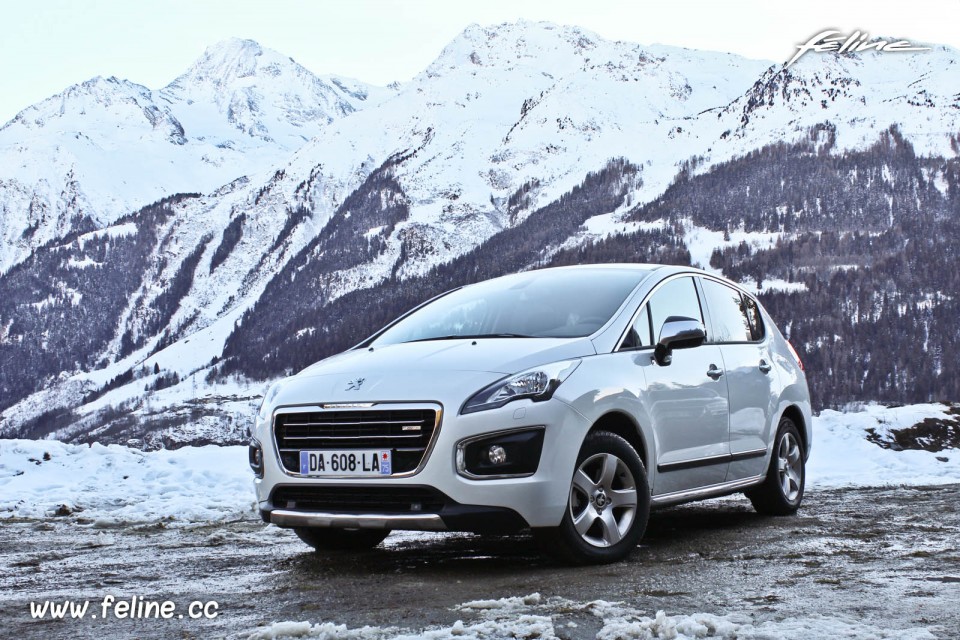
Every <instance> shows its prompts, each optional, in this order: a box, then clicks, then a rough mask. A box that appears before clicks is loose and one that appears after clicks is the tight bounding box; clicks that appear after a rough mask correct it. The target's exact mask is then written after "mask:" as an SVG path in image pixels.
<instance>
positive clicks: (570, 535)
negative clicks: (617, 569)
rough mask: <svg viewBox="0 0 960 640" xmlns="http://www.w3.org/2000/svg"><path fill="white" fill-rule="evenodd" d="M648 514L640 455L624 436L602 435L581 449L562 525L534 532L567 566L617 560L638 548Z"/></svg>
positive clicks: (592, 436) (590, 438)
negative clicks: (566, 562) (569, 563)
mask: <svg viewBox="0 0 960 640" xmlns="http://www.w3.org/2000/svg"><path fill="white" fill-rule="evenodd" d="M649 515H650V489H649V488H648V485H647V474H646V471H645V470H644V467H643V462H642V461H641V460H640V456H639V455H637V452H636V450H634V448H633V447H632V446H631V445H630V443H629V442H627V441H626V440H624V439H623V438H621V437H620V436H618V435H616V434H614V433H609V432H606V431H597V432H594V433H591V434H590V435H588V436H587V438H586V440H585V441H584V443H583V446H582V447H581V448H580V454H579V455H578V456H577V467H576V469H575V471H574V473H573V479H572V481H571V483H570V495H569V498H568V500H567V509H566V512H565V513H564V515H563V521H561V523H560V526H558V527H552V528H547V529H536V530H535V531H534V533H535V534H536V536H537V538H538V540H539V541H540V542H541V544H542V545H543V546H544V547H545V548H546V550H547V551H548V552H550V553H552V554H554V555H557V556H559V557H560V558H561V559H563V560H566V561H568V562H572V563H574V564H602V563H607V562H615V561H617V560H621V559H623V558H625V557H626V556H627V555H628V554H629V553H630V552H631V551H632V550H633V549H635V548H636V546H637V544H638V543H639V542H640V538H642V537H643V532H644V531H645V530H646V528H647V518H648V517H649Z"/></svg>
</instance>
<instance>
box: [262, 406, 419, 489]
mask: <svg viewBox="0 0 960 640" xmlns="http://www.w3.org/2000/svg"><path fill="white" fill-rule="evenodd" d="M436 423H437V410H435V409H363V410H333V411H309V412H307V411H304V412H297V413H281V414H279V415H277V416H276V418H275V420H274V435H275V437H276V442H277V450H278V451H279V453H280V461H281V463H282V464H283V466H284V468H285V469H286V470H287V471H291V472H293V473H298V472H299V471H300V451H301V450H310V451H316V450H322V449H390V450H391V451H392V457H393V473H394V474H398V473H408V472H410V471H413V470H415V469H416V468H417V467H418V466H419V465H420V462H421V461H422V460H423V457H424V455H426V452H427V449H428V448H429V446H430V442H431V440H432V439H433V435H434V431H435V429H436V427H437V424H436Z"/></svg>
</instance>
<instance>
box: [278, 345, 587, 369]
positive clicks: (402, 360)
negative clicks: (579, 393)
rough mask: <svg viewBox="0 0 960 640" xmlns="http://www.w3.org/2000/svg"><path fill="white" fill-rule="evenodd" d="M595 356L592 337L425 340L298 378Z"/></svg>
mask: <svg viewBox="0 0 960 640" xmlns="http://www.w3.org/2000/svg"><path fill="white" fill-rule="evenodd" d="M595 353H596V351H595V350H594V348H593V343H591V342H590V340H589V339H588V338H476V339H471V338H465V339H460V340H425V341H423V342H403V343H400V344H391V345H386V346H382V347H376V348H374V349H372V350H371V349H353V350H351V351H345V352H343V353H341V354H338V355H336V356H333V357H331V358H327V359H326V360H321V361H320V362H318V363H316V364H313V365H311V366H309V367H307V368H306V369H304V370H303V371H301V372H300V373H299V374H297V376H296V377H306V376H316V375H331V374H344V373H348V374H357V375H363V374H373V373H391V372H414V371H417V372H431V371H437V372H442V371H485V372H490V373H499V374H501V375H507V374H511V373H517V372H519V371H523V370H524V369H529V368H530V367H535V366H537V365H541V364H547V363H550V362H556V361H558V360H566V359H569V358H579V357H582V356H587V355H593V354H595Z"/></svg>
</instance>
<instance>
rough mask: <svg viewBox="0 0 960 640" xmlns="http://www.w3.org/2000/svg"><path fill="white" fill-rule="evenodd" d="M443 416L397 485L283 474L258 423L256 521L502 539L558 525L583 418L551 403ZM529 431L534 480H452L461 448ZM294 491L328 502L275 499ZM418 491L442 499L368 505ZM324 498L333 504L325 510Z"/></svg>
mask: <svg viewBox="0 0 960 640" xmlns="http://www.w3.org/2000/svg"><path fill="white" fill-rule="evenodd" d="M382 404H384V405H388V404H392V403H382ZM317 406H319V405H317ZM441 406H443V403H441ZM276 409H283V407H277V408H276ZM444 409H445V410H444V411H443V413H442V418H441V423H440V426H439V430H438V432H437V434H436V437H435V440H434V442H433V445H432V447H431V448H430V450H429V451H428V453H427V456H426V459H425V460H424V462H423V463H422V464H421V466H420V468H419V470H417V471H416V472H415V473H412V474H409V475H405V476H402V477H397V476H392V477H385V478H337V479H333V478H322V479H321V478H307V477H303V476H299V475H298V474H293V473H290V472H288V471H287V470H285V469H284V468H283V467H282V466H281V465H280V462H279V460H278V457H277V454H276V442H275V439H274V437H273V433H272V429H273V426H272V420H260V421H258V423H257V426H256V429H255V433H254V437H255V439H256V440H257V441H259V442H260V443H262V445H263V447H264V456H263V459H264V472H263V477H262V478H258V479H256V480H255V485H256V491H257V498H258V501H259V506H260V512H261V515H262V517H263V519H264V520H265V521H267V522H272V523H274V524H276V525H278V526H282V527H346V528H378V529H411V530H426V531H444V530H449V531H504V530H516V529H520V528H523V527H525V526H529V527H550V526H556V525H558V524H559V523H560V521H561V520H562V518H563V513H564V509H565V508H566V504H567V499H568V496H569V491H570V478H571V476H572V473H573V469H574V466H575V462H576V456H577V453H578V451H579V449H580V444H581V443H582V441H583V438H584V437H585V436H586V433H587V431H588V430H589V424H588V423H587V421H586V419H585V418H584V417H583V416H582V415H580V414H579V413H577V411H575V410H574V409H573V408H571V407H570V406H569V405H567V404H565V403H564V402H562V401H560V400H558V399H556V398H553V399H551V400H548V401H546V402H532V401H530V400H521V401H517V402H513V403H510V404H508V405H506V406H504V407H501V408H499V409H493V410H490V411H481V412H478V413H472V414H468V415H458V414H457V413H456V408H454V409H453V410H450V409H449V404H448V405H446V406H444ZM309 410H314V409H313V408H310V409H309ZM527 427H529V428H535V427H544V440H543V447H542V451H541V455H540V463H539V465H538V467H537V470H536V472H535V473H533V474H532V475H527V476H525V477H510V478H488V479H477V478H471V477H464V476H463V475H460V474H459V473H458V472H457V464H456V452H457V445H458V444H459V443H461V442H462V441H464V440H471V439H474V438H476V437H477V436H482V435H486V434H491V433H496V432H501V431H507V430H514V429H521V428H527ZM338 489H339V491H338ZM297 490H300V491H301V496H303V495H307V494H304V493H303V492H304V491H306V492H309V491H311V490H317V491H320V492H321V493H323V494H324V495H325V496H327V497H326V498H325V500H326V501H324V500H314V499H311V498H309V497H301V498H300V499H298V500H289V499H283V500H281V499H278V496H281V497H285V498H289V495H290V492H291V491H297ZM331 491H333V492H334V493H333V494H331ZM358 491H359V492H361V493H362V495H363V496H364V497H363V499H359V498H358V499H357V500H355V501H351V499H350V497H349V496H350V495H352V494H353V493H355V492H358ZM415 491H426V492H431V493H432V494H434V495H436V496H439V497H438V498H437V499H436V500H426V501H424V500H420V499H418V498H415V497H414V498H409V497H407V498H405V499H406V500H407V502H406V503H403V501H402V500H400V501H394V502H389V501H388V502H383V501H378V500H377V499H375V497H376V496H377V495H382V496H389V495H391V494H394V493H396V492H401V493H405V494H407V493H410V492H415ZM331 495H336V496H337V497H338V498H340V499H337V500H334V501H333V502H331V498H330V496H331ZM371 496H374V497H371ZM291 505H292V506H291ZM331 505H332V506H333V508H331Z"/></svg>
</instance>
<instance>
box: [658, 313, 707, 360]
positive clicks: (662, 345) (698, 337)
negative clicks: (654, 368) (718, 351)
mask: <svg viewBox="0 0 960 640" xmlns="http://www.w3.org/2000/svg"><path fill="white" fill-rule="evenodd" d="M706 339H707V332H706V331H705V330H704V328H703V323H702V322H700V321H699V320H694V319H693V318H685V317H683V316H670V317H669V318H667V319H666V320H665V321H664V323H663V327H662V328H661V329H660V339H659V340H658V341H657V346H656V348H655V349H654V351H653V357H654V359H656V361H657V364H659V365H660V366H661V367H665V366H667V365H668V364H670V363H671V362H672V361H673V355H672V354H673V350H674V349H693V348H694V347H699V346H700V345H702V344H703V343H704V341H706Z"/></svg>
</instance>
